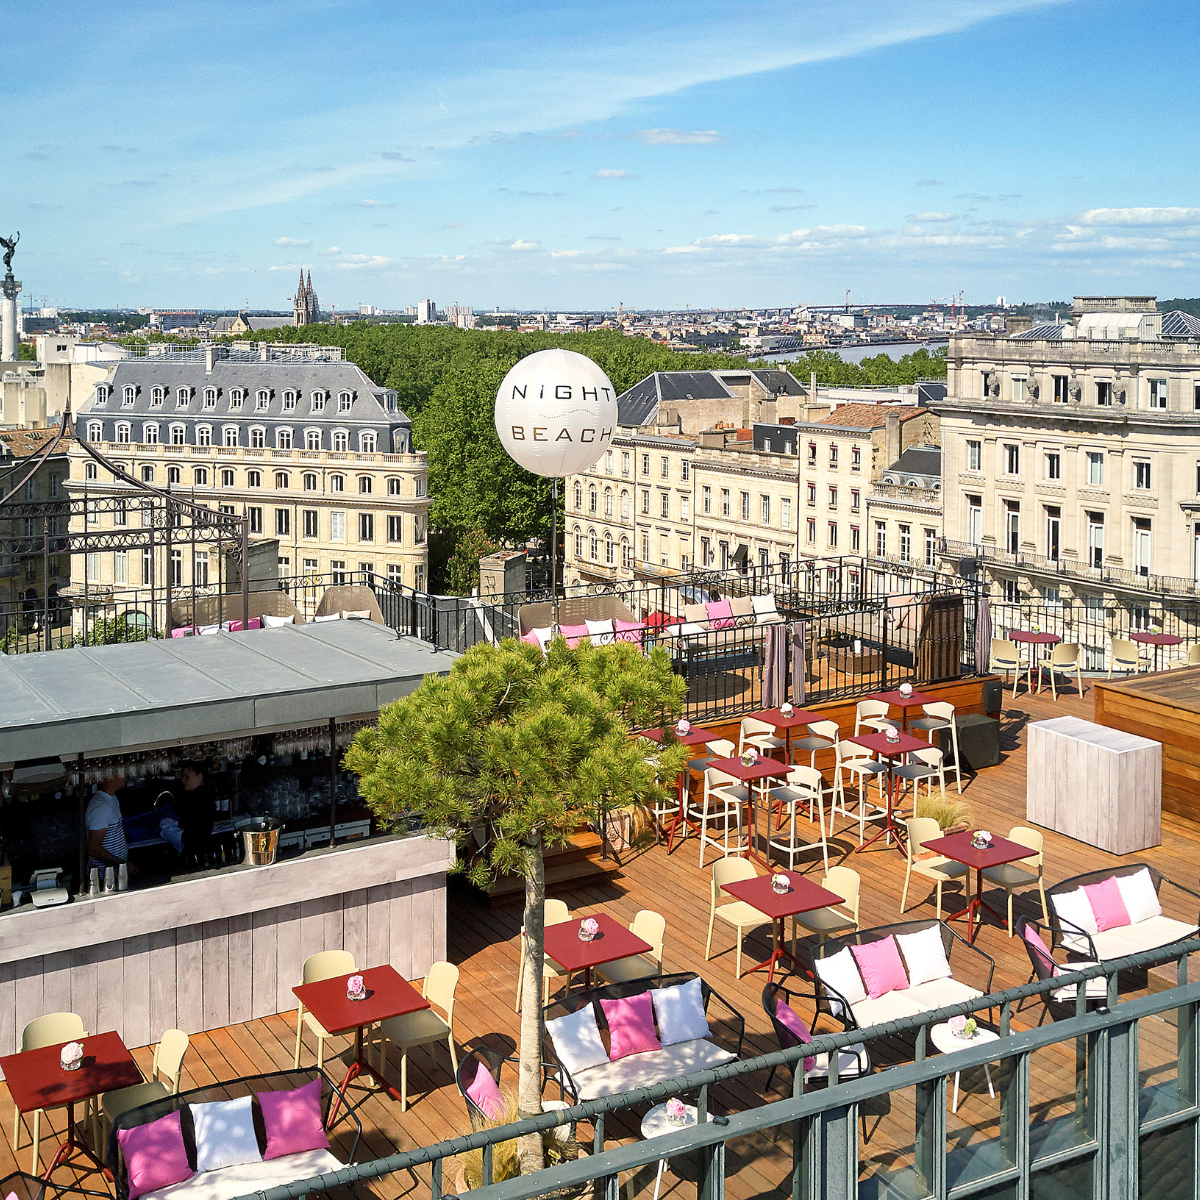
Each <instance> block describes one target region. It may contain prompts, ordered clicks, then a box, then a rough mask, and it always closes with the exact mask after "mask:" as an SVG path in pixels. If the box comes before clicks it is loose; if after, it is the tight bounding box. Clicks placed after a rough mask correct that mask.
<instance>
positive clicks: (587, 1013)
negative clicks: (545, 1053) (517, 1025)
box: [546, 1004, 608, 1079]
mask: <svg viewBox="0 0 1200 1200" xmlns="http://www.w3.org/2000/svg"><path fill="white" fill-rule="evenodd" d="M546 1032H547V1033H548V1034H549V1035H550V1037H551V1038H552V1039H553V1041H554V1053H555V1054H557V1055H558V1061H559V1062H560V1063H562V1065H563V1066H564V1067H566V1068H567V1071H568V1073H569V1074H570V1075H571V1077H572V1078H573V1079H574V1078H578V1075H579V1072H580V1071H586V1070H587V1069H588V1067H594V1066H597V1065H598V1064H599V1063H606V1062H608V1051H607V1050H605V1049H604V1043H603V1042H602V1041H601V1040H600V1026H599V1025H597V1024H596V1013H595V1011H594V1010H593V1008H592V1006H591V1005H590V1004H585V1005H584V1006H583V1008H581V1009H579V1011H578V1012H573V1013H568V1014H567V1015H566V1016H565V1017H555V1018H554V1020H553V1021H547V1022H546Z"/></svg>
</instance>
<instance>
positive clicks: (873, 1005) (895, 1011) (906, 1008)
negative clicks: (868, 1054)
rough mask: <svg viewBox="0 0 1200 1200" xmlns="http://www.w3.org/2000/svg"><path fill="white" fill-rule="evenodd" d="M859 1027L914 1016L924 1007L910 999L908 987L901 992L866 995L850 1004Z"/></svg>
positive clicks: (922, 1010) (863, 1027)
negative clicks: (863, 998) (864, 997)
mask: <svg viewBox="0 0 1200 1200" xmlns="http://www.w3.org/2000/svg"><path fill="white" fill-rule="evenodd" d="M850 1009H851V1011H852V1012H853V1013H854V1020H855V1022H856V1023H857V1025H858V1027H859V1029H870V1028H871V1027H872V1026H873V1025H882V1024H884V1022H886V1021H899V1020H900V1019H901V1018H902V1017H915V1016H916V1015H917V1014H918V1013H922V1012H924V1011H925V1009H924V1008H923V1007H922V1006H921V1005H920V1004H917V1003H915V1002H914V1001H912V1000H910V999H909V997H908V989H907V988H906V989H905V990H904V991H902V992H884V993H883V995H882V996H874V997H867V998H866V999H865V1000H859V1001H858V1002H857V1003H856V1004H852V1005H851V1006H850Z"/></svg>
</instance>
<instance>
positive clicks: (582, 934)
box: [579, 917, 600, 942]
mask: <svg viewBox="0 0 1200 1200" xmlns="http://www.w3.org/2000/svg"><path fill="white" fill-rule="evenodd" d="M599 932H600V926H599V925H597V924H596V922H595V921H594V920H592V918H591V917H588V918H587V919H586V920H584V921H581V922H580V923H579V940H580V941H581V942H590V941H591V940H592V939H593V938H594V937H595V936H596V934H598V933H599Z"/></svg>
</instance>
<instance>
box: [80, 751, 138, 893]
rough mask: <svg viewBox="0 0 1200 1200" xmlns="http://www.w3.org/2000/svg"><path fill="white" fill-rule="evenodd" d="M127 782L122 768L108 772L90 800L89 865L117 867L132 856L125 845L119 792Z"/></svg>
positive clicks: (88, 825) (88, 816) (114, 868)
mask: <svg viewBox="0 0 1200 1200" xmlns="http://www.w3.org/2000/svg"><path fill="white" fill-rule="evenodd" d="M124 786H125V776H124V775H123V774H121V773H120V772H112V773H110V774H108V775H106V776H105V777H104V778H103V779H102V780H101V781H100V786H99V787H98V788H97V789H96V791H95V792H94V793H93V794H92V798H91V799H90V800H89V801H88V806H87V812H86V813H85V820H86V822H87V831H88V867H89V869H90V868H91V867H108V868H111V869H112V870H116V868H118V867H119V866H120V865H121V864H122V863H124V862H125V861H126V860H127V859H128V858H129V850H128V848H127V847H126V845H125V826H124V824H122V821H121V806H120V804H118V803H117V795H116V794H117V792H119V791H120V790H121V788H123V787H124Z"/></svg>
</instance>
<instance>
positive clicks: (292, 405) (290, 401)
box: [283, 391, 296, 412]
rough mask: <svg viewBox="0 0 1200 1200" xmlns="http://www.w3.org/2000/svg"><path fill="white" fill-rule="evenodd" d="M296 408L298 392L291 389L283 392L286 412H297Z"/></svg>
mask: <svg viewBox="0 0 1200 1200" xmlns="http://www.w3.org/2000/svg"><path fill="white" fill-rule="evenodd" d="M295 410H296V393H295V392H291V391H288V392H284V393H283V411H284V412H295Z"/></svg>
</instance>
